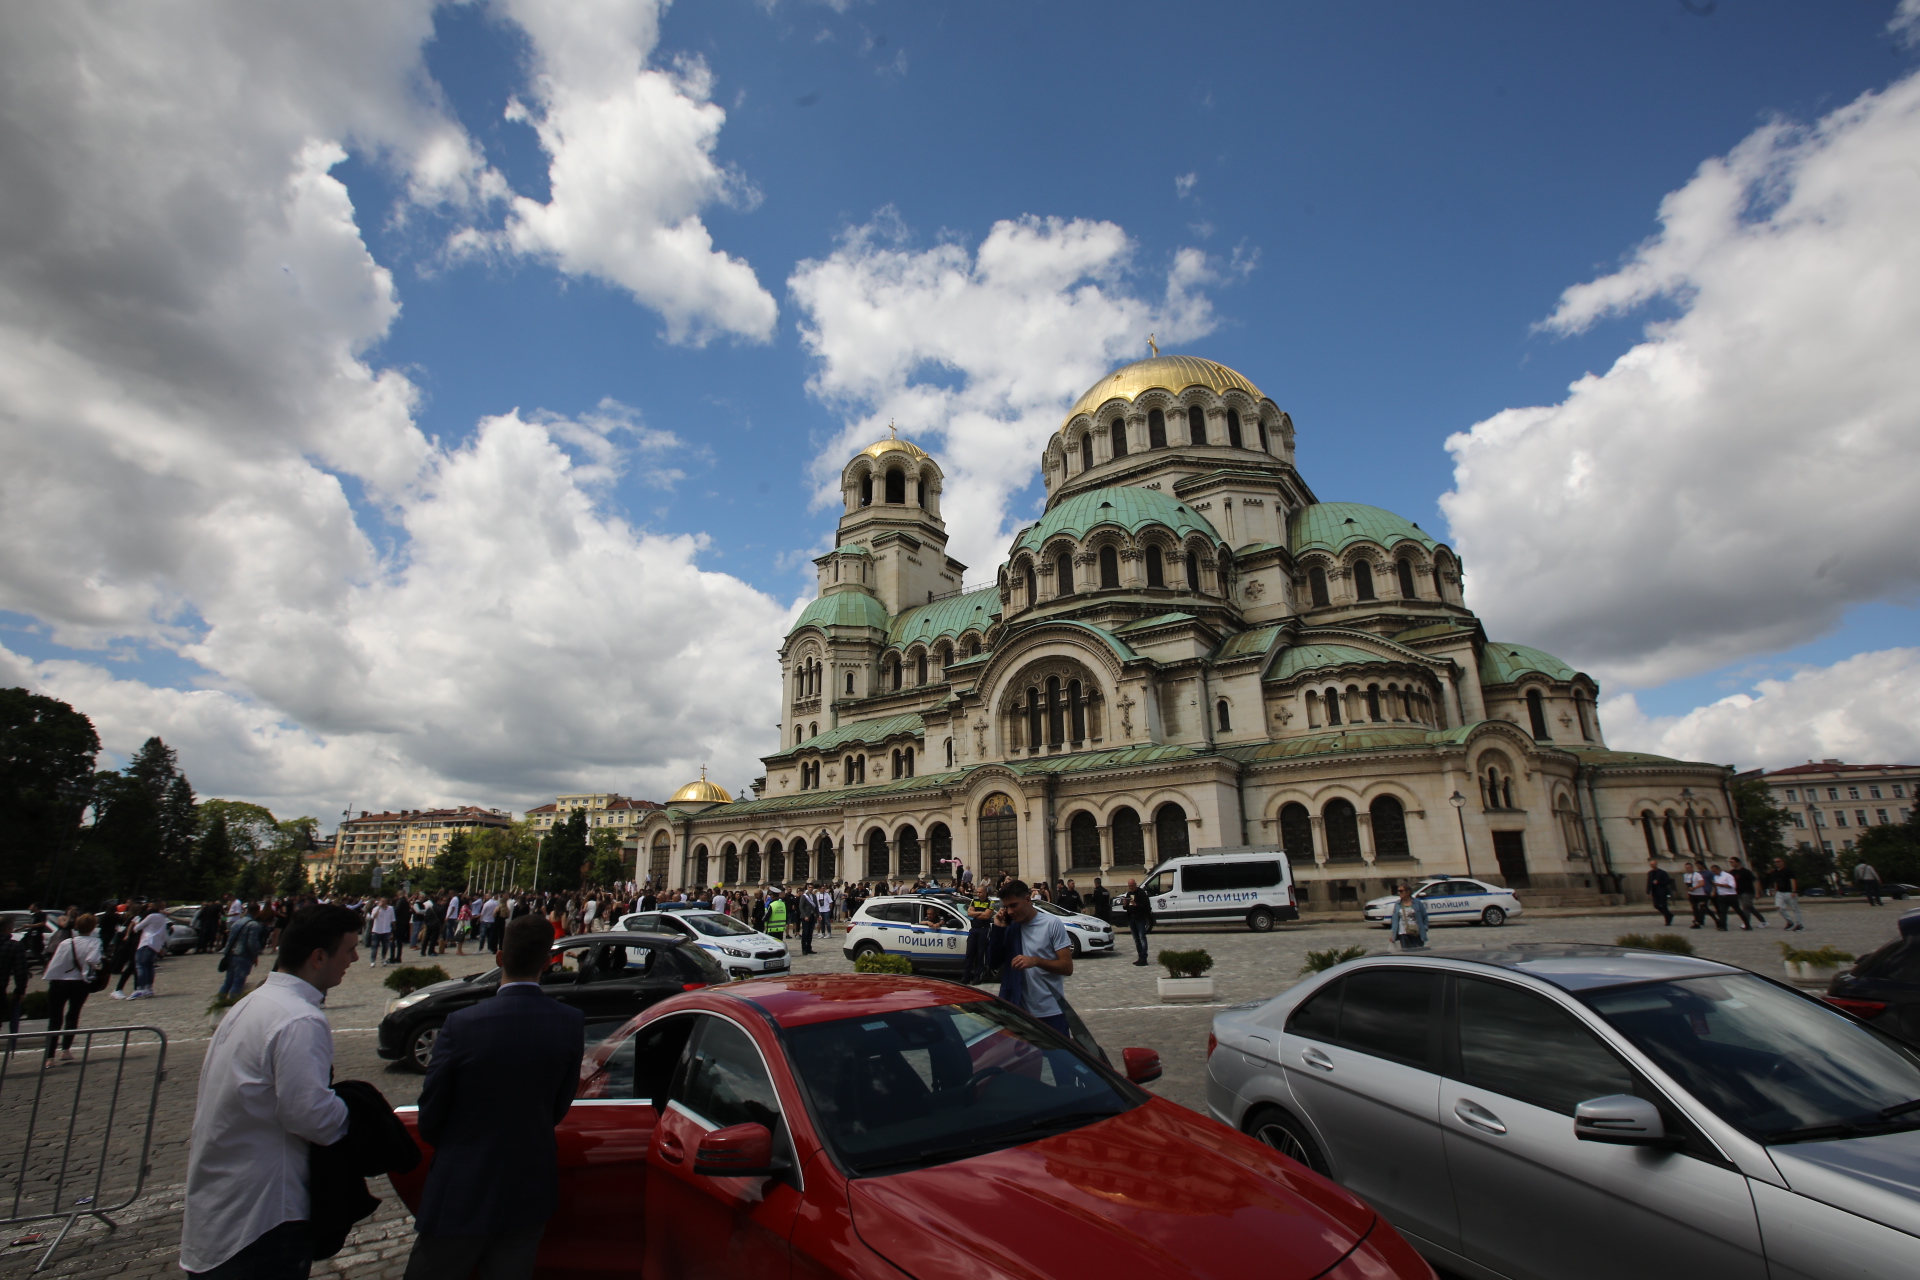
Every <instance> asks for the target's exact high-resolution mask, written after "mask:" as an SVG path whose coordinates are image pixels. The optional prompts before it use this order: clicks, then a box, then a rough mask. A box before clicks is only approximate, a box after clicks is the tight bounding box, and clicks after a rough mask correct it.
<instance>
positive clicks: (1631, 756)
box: [1554, 742, 1727, 769]
mask: <svg viewBox="0 0 1920 1280" xmlns="http://www.w3.org/2000/svg"><path fill="white" fill-rule="evenodd" d="M1554 746H1555V747H1556V748H1558V749H1559V750H1561V751H1564V752H1566V753H1567V754H1568V755H1571V756H1578V757H1579V758H1580V762H1581V763H1582V764H1590V765H1593V766H1594V767H1595V768H1599V769H1606V768H1614V769H1631V768H1634V767H1636V766H1643V765H1666V764H1683V765H1689V764H1690V765H1699V764H1700V763H1701V762H1700V761H1697V760H1676V759H1674V758H1673V757H1672V756H1656V755H1654V754H1652V753H1651V752H1647V751H1609V750H1607V749H1606V748H1605V747H1562V746H1560V744H1559V743H1557V742H1556V743H1555V744H1554ZM1704 767H1706V768H1709V769H1724V768H1726V767H1727V766H1725V765H1717V764H1708V765H1705V766H1704Z"/></svg>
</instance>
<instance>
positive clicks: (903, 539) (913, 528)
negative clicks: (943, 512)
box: [814, 427, 967, 615]
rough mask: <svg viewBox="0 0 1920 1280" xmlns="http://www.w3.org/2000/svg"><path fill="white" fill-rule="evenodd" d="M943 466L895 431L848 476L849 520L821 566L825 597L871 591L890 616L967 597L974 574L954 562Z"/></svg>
mask: <svg viewBox="0 0 1920 1280" xmlns="http://www.w3.org/2000/svg"><path fill="white" fill-rule="evenodd" d="M941 481H942V476H941V474H940V467H939V464H938V463H936V462H934V460H933V459H932V457H930V456H929V455H928V454H927V453H926V451H925V450H923V449H921V448H920V447H919V446H918V445H915V444H913V443H912V442H911V441H908V440H902V439H900V438H899V437H898V436H897V435H896V434H895V433H894V430H893V428H892V427H888V428H887V438H886V439H885V440H881V441H878V442H876V443H874V444H871V445H868V446H867V447H866V448H865V449H862V450H861V451H860V452H859V453H857V454H855V455H854V457H853V461H851V462H849V463H847V465H846V469H845V470H844V471H842V472H841V473H840V496H841V500H842V502H843V503H844V504H845V514H844V515H842V516H841V517H840V528H839V533H838V536H837V538H836V540H835V542H836V545H835V547H834V549H833V550H832V551H830V552H828V553H827V554H826V555H824V556H821V557H819V558H818V559H817V560H815V561H814V564H815V565H816V566H817V567H818V568H819V570H820V594H821V595H823V596H825V595H830V594H834V593H836V592H843V591H864V592H866V593H867V594H870V595H872V596H874V597H876V598H877V599H878V600H879V601H880V603H881V604H882V605H883V606H884V607H885V608H886V611H887V613H888V614H889V615H897V614H899V613H901V612H903V611H904V610H907V609H911V608H913V607H914V606H915V605H921V604H925V603H927V601H929V600H932V599H935V598H936V597H940V596H944V595H947V594H949V593H951V592H955V591H958V590H959V589H960V583H961V579H962V577H963V575H964V574H965V573H966V569H967V567H966V566H965V565H963V564H961V563H960V562H959V561H958V560H954V559H952V558H951V557H949V556H948V555H947V526H946V522H945V521H943V520H942V519H941V518H940V486H941Z"/></svg>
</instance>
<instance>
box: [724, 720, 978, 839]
mask: <svg viewBox="0 0 1920 1280" xmlns="http://www.w3.org/2000/svg"><path fill="white" fill-rule="evenodd" d="M823 736H824V735H823ZM965 776H966V773H965V771H964V770H951V771H949V772H947V773H928V774H922V775H920V776H918V777H913V778H894V779H892V780H890V781H887V782H875V783H870V784H868V785H865V786H859V787H828V788H825V789H822V790H819V791H800V792H796V793H795V794H793V795H790V796H768V797H766V798H765V799H763V800H744V801H742V800H736V801H734V802H733V803H732V804H728V805H721V806H720V807H719V808H717V809H714V810H711V813H712V815H713V816H714V817H715V818H724V819H726V820H728V821H729V822H731V821H732V820H733V819H735V818H738V817H742V816H746V817H752V816H754V815H756V814H765V813H781V812H784V811H787V810H791V809H824V808H834V807H837V806H839V805H841V804H844V803H846V802H848V801H853V800H866V799H870V798H872V797H874V796H885V795H897V794H899V793H900V792H903V791H929V790H935V789H938V788H940V787H944V786H948V785H951V784H952V783H954V782H958V781H959V780H960V779H961V778H963V777H965ZM696 816H697V815H696ZM837 821H838V819H837V818H836V819H829V822H837Z"/></svg>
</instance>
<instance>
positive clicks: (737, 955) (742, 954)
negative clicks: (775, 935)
mask: <svg viewBox="0 0 1920 1280" xmlns="http://www.w3.org/2000/svg"><path fill="white" fill-rule="evenodd" d="M720 949H721V950H722V951H724V952H726V953H727V954H728V955H730V956H732V957H733V958H734V959H736V960H745V959H747V958H749V956H750V955H751V954H752V953H751V952H746V951H735V950H734V949H733V948H732V947H722V948H720Z"/></svg>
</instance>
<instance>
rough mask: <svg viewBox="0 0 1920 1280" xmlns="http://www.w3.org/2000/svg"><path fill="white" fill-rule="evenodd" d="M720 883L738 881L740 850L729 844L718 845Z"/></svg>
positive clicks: (736, 882) (735, 882)
mask: <svg viewBox="0 0 1920 1280" xmlns="http://www.w3.org/2000/svg"><path fill="white" fill-rule="evenodd" d="M720 883H722V884H738V883H740V851H739V850H738V849H736V848H734V847H733V846H732V845H730V844H723V845H721V846H720Z"/></svg>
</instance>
